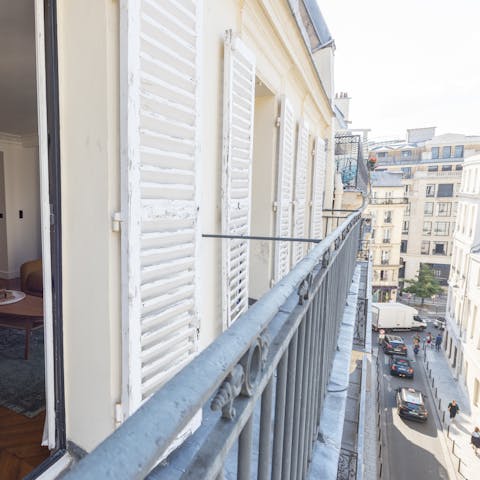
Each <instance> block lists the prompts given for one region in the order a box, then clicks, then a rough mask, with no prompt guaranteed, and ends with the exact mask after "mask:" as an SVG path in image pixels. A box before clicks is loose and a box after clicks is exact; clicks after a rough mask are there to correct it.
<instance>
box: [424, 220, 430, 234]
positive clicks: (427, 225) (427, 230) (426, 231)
mask: <svg viewBox="0 0 480 480" xmlns="http://www.w3.org/2000/svg"><path fill="white" fill-rule="evenodd" d="M431 233H432V222H423V234H424V235H431Z"/></svg>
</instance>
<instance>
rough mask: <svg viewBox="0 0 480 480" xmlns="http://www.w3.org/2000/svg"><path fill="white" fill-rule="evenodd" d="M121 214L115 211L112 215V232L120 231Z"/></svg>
mask: <svg viewBox="0 0 480 480" xmlns="http://www.w3.org/2000/svg"><path fill="white" fill-rule="evenodd" d="M122 222H123V220H122V214H121V213H120V212H115V213H114V214H113V215H112V232H120V230H121V229H122Z"/></svg>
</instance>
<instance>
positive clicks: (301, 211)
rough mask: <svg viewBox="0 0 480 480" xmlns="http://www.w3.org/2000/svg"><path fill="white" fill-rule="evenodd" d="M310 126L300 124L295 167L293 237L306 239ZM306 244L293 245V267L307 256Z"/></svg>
mask: <svg viewBox="0 0 480 480" xmlns="http://www.w3.org/2000/svg"><path fill="white" fill-rule="evenodd" d="M307 165H308V125H306V124H305V123H304V122H302V123H300V126H299V128H298V139H297V163H296V167H295V203H294V216H293V236H294V237H296V238H305V210H306V202H307ZM304 247H305V244H304V243H300V242H297V243H294V244H293V255H292V265H295V264H296V263H297V262H299V261H300V260H301V259H302V258H303V256H304V255H305V250H304Z"/></svg>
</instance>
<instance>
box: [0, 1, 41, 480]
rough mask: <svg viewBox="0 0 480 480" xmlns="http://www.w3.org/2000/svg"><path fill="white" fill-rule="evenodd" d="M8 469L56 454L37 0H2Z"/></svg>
mask: <svg viewBox="0 0 480 480" xmlns="http://www.w3.org/2000/svg"><path fill="white" fill-rule="evenodd" d="M0 12H1V13H0V43H1V45H2V51H1V53H0V104H1V105H2V108H1V109H0V472H1V474H0V476H1V478H2V480H7V479H17V478H18V479H20V478H24V476H25V475H27V474H29V473H30V472H31V471H32V470H34V469H35V468H36V467H37V466H38V465H39V464H40V463H41V462H42V461H43V460H45V458H47V457H48V455H49V450H48V448H47V447H45V446H42V445H41V444H42V438H43V435H44V423H45V379H44V378H45V367H44V342H43V279H42V248H41V232H40V187H39V183H40V182H39V161H38V140H37V138H38V135H37V94H36V57H35V20H34V18H35V17H34V2H32V1H31V0H16V1H14V2H12V1H11V0H0Z"/></svg>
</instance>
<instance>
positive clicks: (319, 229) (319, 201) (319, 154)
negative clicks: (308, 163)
mask: <svg viewBox="0 0 480 480" xmlns="http://www.w3.org/2000/svg"><path fill="white" fill-rule="evenodd" d="M325 158H326V152H325V141H324V140H323V139H321V138H320V137H316V138H315V152H314V157H313V185H312V214H311V217H310V237H311V238H323V219H322V213H323V212H322V210H323V190H324V188H325Z"/></svg>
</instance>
